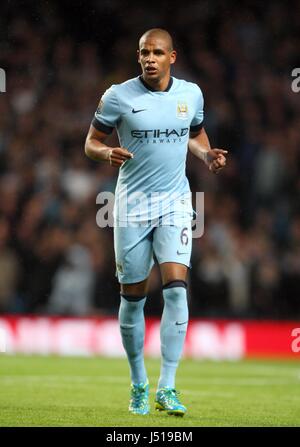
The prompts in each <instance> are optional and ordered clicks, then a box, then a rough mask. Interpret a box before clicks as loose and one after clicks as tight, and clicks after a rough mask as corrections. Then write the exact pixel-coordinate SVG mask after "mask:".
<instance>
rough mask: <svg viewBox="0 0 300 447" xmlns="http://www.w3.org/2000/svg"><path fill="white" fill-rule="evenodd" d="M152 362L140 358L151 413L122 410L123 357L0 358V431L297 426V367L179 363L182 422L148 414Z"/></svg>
mask: <svg viewBox="0 0 300 447" xmlns="http://www.w3.org/2000/svg"><path fill="white" fill-rule="evenodd" d="M159 366H160V364H159V360H154V359H146V367H147V370H148V375H149V380H150V398H151V414H150V415H147V416H134V415H131V414H129V413H128V411H127V408H128V402H129V385H130V381H129V370H128V366H127V362H126V360H125V359H107V358H102V357H94V358H81V357H78V358H73V357H72V358H63V357H55V356H51V357H38V356H11V355H3V354H1V356H0V426H1V427H20V426H23V427H24V426H28V427H29V426H31V427H33V426H39V427H54V426H55V427H75V426H77V427H78V426H81V427H83V426H85V427H99V426H104V427H133V426H134V427H139V426H144V427H147V426H150V427H192V426H193V427H200V426H206V427H217V426H219V427H220V426H225V427H241V426H243V427H250V426H252V427H253V426H254V427H255V426H256V427H262V426H266V427H271V426H279V427H281V426H300V362H298V361H285V360H281V361H279V360H278V361H270V360H269V361H267V360H256V361H254V360H251V361H250V360H247V361H237V362H209V361H195V360H194V361H192V360H183V361H182V362H181V364H180V367H179V369H178V373H177V388H178V390H179V391H180V392H181V400H182V402H183V403H184V404H185V405H186V406H187V408H188V413H187V414H186V415H185V416H184V417H183V418H178V417H174V416H168V415H166V414H162V413H159V412H156V411H155V410H154V395H155V387H156V384H157V379H158V376H159Z"/></svg>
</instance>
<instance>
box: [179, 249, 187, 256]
mask: <svg viewBox="0 0 300 447" xmlns="http://www.w3.org/2000/svg"><path fill="white" fill-rule="evenodd" d="M177 254H178V255H187V252H186V251H183V252H181V251H178V250H177Z"/></svg>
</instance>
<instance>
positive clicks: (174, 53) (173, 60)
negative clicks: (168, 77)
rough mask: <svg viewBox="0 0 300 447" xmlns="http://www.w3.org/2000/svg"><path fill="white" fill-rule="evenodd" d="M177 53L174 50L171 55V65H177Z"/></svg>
mask: <svg viewBox="0 0 300 447" xmlns="http://www.w3.org/2000/svg"><path fill="white" fill-rule="evenodd" d="M176 57H177V53H176V51H175V50H172V51H171V53H170V64H175V62H176Z"/></svg>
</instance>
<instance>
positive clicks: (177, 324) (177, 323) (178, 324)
mask: <svg viewBox="0 0 300 447" xmlns="http://www.w3.org/2000/svg"><path fill="white" fill-rule="evenodd" d="M186 323H188V321H184V322H183V323H179V322H178V321H176V323H175V324H176V326H181V325H182V324H186Z"/></svg>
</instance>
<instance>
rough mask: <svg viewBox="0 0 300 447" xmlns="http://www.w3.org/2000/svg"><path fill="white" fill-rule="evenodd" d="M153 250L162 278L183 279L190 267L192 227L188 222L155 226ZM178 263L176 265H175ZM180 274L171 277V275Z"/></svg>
mask: <svg viewBox="0 0 300 447" xmlns="http://www.w3.org/2000/svg"><path fill="white" fill-rule="evenodd" d="M153 250H154V253H155V256H156V258H157V260H158V263H159V265H160V266H161V273H162V280H163V281H164V278H165V279H166V278H167V277H168V278H169V277H170V276H172V278H171V279H170V280H171V281H172V280H173V279H184V278H183V277H182V276H184V275H186V272H187V268H188V267H190V261H191V252H192V229H191V224H190V222H189V223H187V224H185V223H184V224H183V225H181V226H175V225H170V226H168V225H165V226H160V227H157V228H155V230H154V233H153ZM169 264H174V265H169ZM177 264H178V267H176V265H177ZM177 274H178V275H180V277H178V278H173V275H177Z"/></svg>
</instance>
